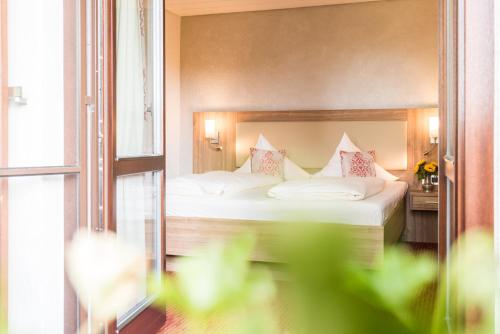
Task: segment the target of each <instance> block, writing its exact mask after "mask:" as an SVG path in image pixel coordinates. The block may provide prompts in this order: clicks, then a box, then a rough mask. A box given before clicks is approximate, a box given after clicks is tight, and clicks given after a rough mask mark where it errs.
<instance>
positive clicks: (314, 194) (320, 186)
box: [267, 177, 385, 201]
mask: <svg viewBox="0 0 500 334" xmlns="http://www.w3.org/2000/svg"><path fill="white" fill-rule="evenodd" d="M384 187H385V181H384V180H382V179H379V178H376V177H346V178H341V177H317V178H312V179H308V180H296V181H287V182H283V183H281V184H279V185H277V186H275V187H273V188H271V189H270V190H269V191H268V193H267V194H268V196H269V197H272V198H275V199H281V200H348V201H359V200H363V199H365V198H368V197H370V196H373V195H375V194H378V193H379V192H381V191H382V190H383V189H384Z"/></svg>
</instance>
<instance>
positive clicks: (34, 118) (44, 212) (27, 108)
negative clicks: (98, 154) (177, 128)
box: [0, 0, 87, 334]
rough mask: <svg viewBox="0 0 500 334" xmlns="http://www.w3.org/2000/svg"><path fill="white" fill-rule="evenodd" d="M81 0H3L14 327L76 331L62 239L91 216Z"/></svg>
mask: <svg viewBox="0 0 500 334" xmlns="http://www.w3.org/2000/svg"><path fill="white" fill-rule="evenodd" d="M85 5H86V3H85V0H80V1H78V0H74V1H72V0H50V1H49V0H2V1H1V2H0V35H1V42H0V43H1V45H0V86H1V95H0V108H1V109H0V295H1V299H0V306H1V312H2V314H3V317H4V318H5V319H6V320H7V321H8V331H9V333H47V334H59V333H60V334H63V333H76V332H77V329H78V326H79V320H80V319H81V314H80V309H79V305H78V300H77V298H76V295H75V293H74V291H73V290H72V288H71V286H70V283H69V282H68V280H67V278H66V276H65V263H64V261H65V244H66V243H67V242H68V241H69V240H70V239H71V237H72V236H73V233H74V232H75V231H76V229H77V228H78V227H79V226H85V225H86V224H87V216H86V198H87V196H86V193H87V192H86V190H87V188H86V174H85V165H86V144H85V142H86V137H85V131H82V129H85V128H86V125H87V124H86V115H87V113H86V109H87V106H86V105H85V103H84V100H85V99H84V95H85V91H84V92H83V93H82V87H85V86H86V81H85V76H84V75H82V73H85V68H86V64H85V63H84V58H85V57H84V56H82V54H84V53H82V52H81V51H82V45H84V44H83V43H82V40H84V32H85V21H86V19H85V13H84V10H82V8H85Z"/></svg>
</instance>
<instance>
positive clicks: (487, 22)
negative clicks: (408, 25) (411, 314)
mask: <svg viewBox="0 0 500 334" xmlns="http://www.w3.org/2000/svg"><path fill="white" fill-rule="evenodd" d="M449 1H453V2H454V3H455V5H456V10H454V11H453V12H452V18H451V22H450V21H449V20H448V18H447V10H448V2H449ZM493 4H494V0H481V1H477V0H440V19H439V21H440V24H439V25H440V61H439V64H440V80H439V81H440V85H439V89H440V92H439V96H440V98H439V109H440V124H441V125H440V126H441V129H440V130H441V131H440V139H439V143H440V150H439V152H440V165H441V166H442V167H444V168H441V169H440V189H442V190H444V189H446V175H448V176H450V177H452V178H453V180H454V181H455V184H456V191H455V196H456V197H455V198H456V201H455V203H456V208H455V209H456V210H455V215H456V216H455V219H454V222H455V223H454V224H453V226H450V228H451V229H452V232H453V233H452V236H451V238H452V240H455V239H456V238H458V237H460V235H462V234H463V233H464V232H465V231H468V230H472V229H476V228H480V229H485V230H487V231H489V232H492V231H493V223H494V217H493V213H494V191H493V190H494V183H493V182H494V180H493V170H494V154H493V139H494V137H493V121H494V69H495V66H494V65H495V64H494V63H495V61H494V45H495V44H494V10H493V8H494V5H493ZM450 28H452V29H456V30H455V32H453V34H454V42H455V45H454V48H453V49H452V50H450V49H448V48H447V44H446V37H447V33H448V31H449V29H450ZM450 62H452V63H451V64H450ZM447 66H450V68H451V69H452V75H447V72H446V69H447ZM450 88H451V89H453V91H454V92H455V94H450ZM450 105H452V106H455V107H456V110H455V113H456V126H457V138H456V143H455V144H456V157H455V161H454V163H450V162H446V161H445V160H444V156H445V155H446V148H447V147H446V139H447V134H446V127H445V123H446V121H447V113H448V106H450ZM446 203H447V194H446V191H440V217H439V218H440V219H439V255H440V258H441V259H444V258H445V257H446V255H448V252H447V249H446V247H445V246H446V228H447V226H446Z"/></svg>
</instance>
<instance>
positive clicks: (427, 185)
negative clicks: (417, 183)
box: [422, 175, 434, 193]
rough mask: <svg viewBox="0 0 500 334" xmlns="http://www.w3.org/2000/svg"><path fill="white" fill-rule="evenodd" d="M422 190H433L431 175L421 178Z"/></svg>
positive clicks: (428, 191) (427, 191)
mask: <svg viewBox="0 0 500 334" xmlns="http://www.w3.org/2000/svg"><path fill="white" fill-rule="evenodd" d="M422 190H423V191H424V192H426V193H430V192H432V191H433V190H434V185H433V184H432V178H431V175H426V176H425V177H424V178H423V179H422Z"/></svg>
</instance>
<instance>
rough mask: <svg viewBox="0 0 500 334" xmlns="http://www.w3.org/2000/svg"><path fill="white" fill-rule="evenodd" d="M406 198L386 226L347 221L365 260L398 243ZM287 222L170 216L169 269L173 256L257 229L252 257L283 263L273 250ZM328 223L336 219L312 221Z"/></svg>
mask: <svg viewBox="0 0 500 334" xmlns="http://www.w3.org/2000/svg"><path fill="white" fill-rule="evenodd" d="M405 203H406V201H405V199H404V198H403V200H401V201H400V203H399V204H398V206H397V207H396V209H395V210H394V212H393V213H392V215H391V216H390V217H389V218H388V219H387V220H386V221H385V224H384V225H383V226H373V225H346V228H347V229H348V231H349V232H350V234H349V236H350V237H352V238H354V239H355V240H354V241H356V242H355V244H356V245H362V246H361V247H358V249H357V251H358V252H357V254H358V256H359V257H360V260H361V261H362V262H363V263H368V264H369V263H372V261H373V260H374V259H376V258H377V257H378V256H380V255H381V254H383V251H384V245H390V244H395V243H396V242H397V241H398V240H399V238H400V236H401V233H402V232H403V229H404V227H405V221H406V205H405ZM289 224H294V223H284V222H273V221H257V220H236V219H213V218H192V217H167V229H166V230H167V233H166V250H167V258H168V259H167V267H168V268H167V269H169V268H171V266H170V265H168V262H169V260H171V258H172V257H177V256H192V255H195V252H196V251H197V250H199V249H200V248H202V247H203V246H205V245H208V244H209V243H210V242H214V241H224V240H228V239H230V238H232V237H235V236H237V235H240V234H244V233H248V232H250V233H254V234H255V235H256V237H257V246H256V249H255V251H254V253H253V255H252V257H251V260H252V261H257V262H269V263H280V262H282V261H281V259H279V258H276V256H275V255H273V254H272V252H270V251H269V250H270V249H272V248H273V245H276V244H278V242H280V241H281V239H282V235H283V233H282V232H283V229H286V228H287V227H289ZM308 224H326V225H331V224H332V223H308Z"/></svg>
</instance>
